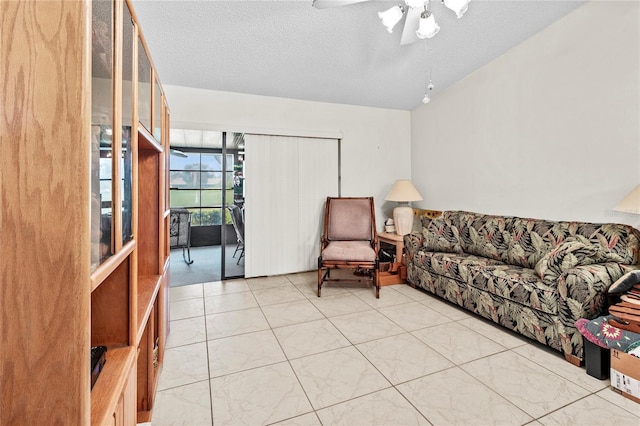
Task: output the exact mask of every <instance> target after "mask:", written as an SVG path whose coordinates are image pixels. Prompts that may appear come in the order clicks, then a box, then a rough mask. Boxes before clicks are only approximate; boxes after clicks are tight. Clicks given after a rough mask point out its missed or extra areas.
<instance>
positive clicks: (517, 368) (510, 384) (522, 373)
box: [461, 351, 589, 418]
mask: <svg viewBox="0 0 640 426" xmlns="http://www.w3.org/2000/svg"><path fill="white" fill-rule="evenodd" d="M461 368H462V369H464V370H465V371H466V372H468V373H469V374H471V375H472V376H473V377H475V378H476V379H478V380H479V381H480V382H482V383H484V384H485V385H486V386H488V387H490V388H491V389H493V390H494V391H496V392H498V393H499V394H500V395H502V396H503V397H504V398H506V399H507V400H509V401H511V403H513V404H514V405H516V406H518V407H520V408H521V409H522V410H523V411H525V412H527V413H528V414H529V415H531V416H532V417H534V418H539V417H541V416H544V415H545V414H548V413H550V412H552V411H554V410H556V409H558V408H560V407H563V406H564V405H566V404H570V403H572V402H575V401H577V400H578V399H580V398H583V397H584V396H586V395H588V394H589V392H588V391H587V390H586V389H584V388H581V387H580V386H578V385H575V384H573V383H571V382H569V381H567V380H565V379H563V378H562V377H560V376H558V375H556V374H553V373H552V372H550V371H549V370H547V369H545V368H543V367H541V366H539V365H538V364H535V363H534V362H532V361H529V360H528V359H525V358H523V357H522V356H520V355H518V354H516V353H514V352H511V351H508V352H503V353H500V354H496V355H492V356H489V357H486V358H482V359H479V360H476V361H473V362H470V363H468V364H465V365H462V366H461Z"/></svg>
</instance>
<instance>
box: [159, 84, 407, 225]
mask: <svg viewBox="0 0 640 426" xmlns="http://www.w3.org/2000/svg"><path fill="white" fill-rule="evenodd" d="M164 89H165V91H166V95H167V99H168V102H169V108H170V112H171V127H174V128H192V129H208V130H225V131H230V132H233V131H237V132H255V133H265V134H281V135H293V136H317V137H326V136H328V137H341V138H342V167H341V170H342V196H371V195H373V196H374V197H375V203H376V209H377V210H378V214H377V218H376V220H377V222H378V223H377V225H378V229H382V228H383V223H382V222H383V220H384V216H386V215H390V214H391V210H392V209H393V207H394V206H395V203H389V202H385V201H384V197H385V195H387V192H388V191H389V190H390V189H391V185H392V184H393V183H394V182H395V180H396V179H402V178H404V179H407V178H409V177H410V176H411V170H410V146H411V139H410V132H411V130H410V128H411V126H410V112H409V111H400V110H389V109H380V108H369V107H358V106H351V105H339V104H329V103H320V102H308V101H300V100H294V99H283V98H273V97H265V96H256V95H246V94H239V93H230V92H219V91H212V90H202V89H192V88H187V87H180V86H164ZM253 160H255V159H247V161H253ZM383 213H384V214H383Z"/></svg>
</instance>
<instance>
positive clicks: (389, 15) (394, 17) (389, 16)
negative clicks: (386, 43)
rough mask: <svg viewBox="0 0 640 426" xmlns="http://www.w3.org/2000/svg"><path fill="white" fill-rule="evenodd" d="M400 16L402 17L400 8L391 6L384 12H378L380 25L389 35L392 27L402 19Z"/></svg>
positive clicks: (402, 10)
mask: <svg viewBox="0 0 640 426" xmlns="http://www.w3.org/2000/svg"><path fill="white" fill-rule="evenodd" d="M402 15H404V9H403V8H402V6H393V7H392V8H391V9H387V10H385V11H384V12H378V17H379V18H380V19H381V20H382V25H384V26H385V27H387V31H388V32H390V33H392V32H393V27H395V26H396V24H397V23H398V22H399V21H400V20H401V19H402Z"/></svg>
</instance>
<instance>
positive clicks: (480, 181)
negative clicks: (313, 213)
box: [411, 1, 640, 227]
mask: <svg viewBox="0 0 640 426" xmlns="http://www.w3.org/2000/svg"><path fill="white" fill-rule="evenodd" d="M639 16H640V10H639V3H638V2H635V1H633V2H632V1H624V2H613V1H607V2H600V1H595V2H591V3H587V4H586V5H584V6H582V7H580V8H578V9H576V10H575V11H573V12H571V13H570V14H568V15H567V16H566V17H564V18H562V19H561V20H559V21H557V22H556V23H554V24H552V25H551V26H549V27H548V28H546V29H545V30H543V31H542V32H540V33H538V34H536V35H534V36H533V37H531V38H530V39H529V40H527V41H525V42H524V43H522V44H520V45H518V46H516V47H514V48H513V49H511V50H510V51H508V52H507V53H505V54H504V55H502V56H501V57H499V58H497V59H496V60H494V61H493V62H491V63H489V64H488V65H486V66H484V67H483V68H481V69H479V70H477V71H476V72H474V73H472V74H471V75H469V76H467V77H466V78H465V79H463V80H462V81H460V82H458V83H457V84H456V85H454V86H452V87H451V88H449V89H447V90H446V91H444V92H443V93H442V94H440V95H438V96H435V97H434V99H433V100H432V102H431V103H429V104H427V105H424V106H421V107H420V108H418V109H416V110H414V111H412V114H411V140H412V142H411V153H412V160H411V163H412V179H413V182H414V183H415V184H416V186H418V187H419V188H421V191H422V196H423V197H424V199H425V200H424V201H422V202H421V203H414V204H415V205H417V206H420V207H423V208H431V209H437V210H455V209H461V210H470V211H477V212H483V213H493V214H510V215H517V216H525V217H538V218H544V219H554V220H559V219H568V220H584V221H593V222H618V223H627V224H630V225H633V226H636V227H638V226H639V225H640V216H637V215H630V214H624V213H618V212H613V211H612V208H613V207H614V206H615V205H616V204H617V203H618V201H620V200H621V199H622V198H623V197H624V196H625V195H626V194H627V193H628V192H629V191H631V190H632V189H633V188H634V187H635V186H636V185H637V184H638V183H640V61H639V56H640V29H639ZM436 83H437V82H436Z"/></svg>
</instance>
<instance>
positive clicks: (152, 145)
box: [138, 124, 164, 153]
mask: <svg viewBox="0 0 640 426" xmlns="http://www.w3.org/2000/svg"><path fill="white" fill-rule="evenodd" d="M138 135H139V136H143V137H138V148H139V149H141V150H152V151H156V152H157V153H160V152H163V151H164V149H163V148H162V145H160V144H159V143H158V141H156V139H155V138H154V137H153V135H152V134H151V133H149V131H148V130H147V129H146V128H145V127H144V126H143V125H141V124H138Z"/></svg>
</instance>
